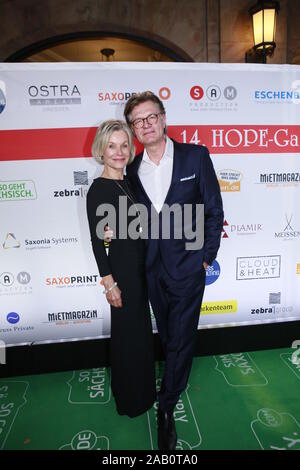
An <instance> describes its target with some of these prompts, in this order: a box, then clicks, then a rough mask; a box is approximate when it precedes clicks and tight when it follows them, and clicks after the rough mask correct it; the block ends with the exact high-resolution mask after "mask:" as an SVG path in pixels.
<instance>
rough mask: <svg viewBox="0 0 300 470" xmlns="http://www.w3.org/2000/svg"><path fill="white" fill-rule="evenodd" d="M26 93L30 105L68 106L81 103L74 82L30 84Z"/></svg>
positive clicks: (78, 91)
mask: <svg viewBox="0 0 300 470" xmlns="http://www.w3.org/2000/svg"><path fill="white" fill-rule="evenodd" d="M27 93H28V96H29V104H30V105H31V106H64V105H68V106H69V105H75V104H81V95H80V90H79V88H78V86H77V85H75V84H42V85H30V86H29V87H28V90H27Z"/></svg>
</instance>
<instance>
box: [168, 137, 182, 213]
mask: <svg viewBox="0 0 300 470" xmlns="http://www.w3.org/2000/svg"><path fill="white" fill-rule="evenodd" d="M173 143H174V158H173V172H172V179H171V184H170V187H169V191H168V193H167V196H166V199H165V202H164V204H171V200H172V196H173V194H174V191H175V189H176V182H178V181H179V180H180V177H181V176H182V175H183V174H184V169H183V163H184V157H183V155H182V152H183V151H182V147H181V145H180V144H179V143H178V142H176V141H175V140H173ZM177 189H178V186H177Z"/></svg>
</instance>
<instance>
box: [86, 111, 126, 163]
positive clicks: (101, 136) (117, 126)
mask: <svg viewBox="0 0 300 470" xmlns="http://www.w3.org/2000/svg"><path fill="white" fill-rule="evenodd" d="M115 131H123V132H125V134H126V135H127V137H128V144H129V160H128V164H129V163H131V162H132V161H133V159H134V156H135V147H134V143H133V136H132V133H131V130H130V128H129V127H128V126H127V124H126V122H125V121H119V120H117V119H110V120H108V121H104V122H103V123H102V124H101V125H100V126H99V127H98V129H97V132H96V135H95V137H94V142H93V145H92V155H93V157H94V158H95V159H96V160H97V162H98V163H101V164H102V165H103V163H104V160H103V153H104V151H105V149H106V147H107V145H108V142H109V139H110V136H111V135H112V133H113V132H115Z"/></svg>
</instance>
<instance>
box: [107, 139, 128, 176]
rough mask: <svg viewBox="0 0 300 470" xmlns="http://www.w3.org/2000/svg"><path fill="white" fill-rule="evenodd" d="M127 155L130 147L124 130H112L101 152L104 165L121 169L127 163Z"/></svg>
mask: <svg viewBox="0 0 300 470" xmlns="http://www.w3.org/2000/svg"><path fill="white" fill-rule="evenodd" d="M129 156H130V148H129V142H128V137H127V134H126V133H125V132H124V131H114V132H113V133H112V134H111V136H110V138H109V139H108V143H107V147H106V149H105V151H104V154H103V163H104V166H108V167H110V168H113V169H114V170H121V169H123V168H124V167H125V166H126V165H127V163H128V160H129Z"/></svg>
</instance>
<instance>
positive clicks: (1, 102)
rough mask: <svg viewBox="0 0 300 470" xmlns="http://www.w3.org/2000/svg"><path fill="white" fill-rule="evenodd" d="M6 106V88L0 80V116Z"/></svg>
mask: <svg viewBox="0 0 300 470" xmlns="http://www.w3.org/2000/svg"><path fill="white" fill-rule="evenodd" d="M5 106H6V86H5V83H4V82H3V81H2V80H0V114H1V113H2V112H3V111H4V109H5Z"/></svg>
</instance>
